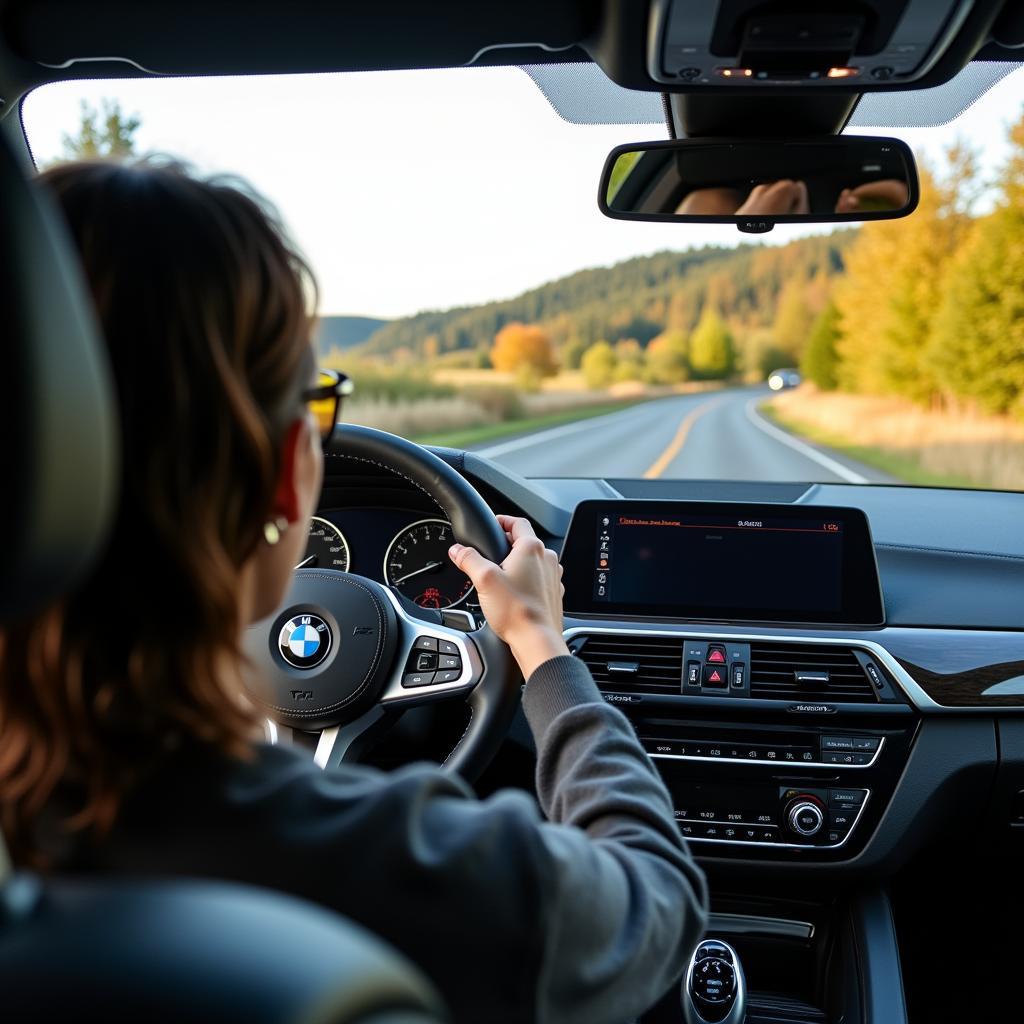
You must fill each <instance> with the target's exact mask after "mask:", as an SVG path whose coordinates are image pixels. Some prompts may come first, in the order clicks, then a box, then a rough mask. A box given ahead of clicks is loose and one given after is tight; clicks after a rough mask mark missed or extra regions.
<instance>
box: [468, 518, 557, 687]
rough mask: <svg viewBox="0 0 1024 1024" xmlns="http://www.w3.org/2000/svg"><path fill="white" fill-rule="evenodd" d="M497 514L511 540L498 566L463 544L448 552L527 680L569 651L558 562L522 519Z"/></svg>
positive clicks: (488, 621) (491, 625)
mask: <svg viewBox="0 0 1024 1024" xmlns="http://www.w3.org/2000/svg"><path fill="white" fill-rule="evenodd" d="M497 518H498V522H499V523H500V524H501V528H502V529H503V530H504V531H505V535H506V536H507V537H508V540H509V543H510V544H511V545H512V550H511V551H510V552H509V554H508V557H506V559H505V561H504V562H502V563H501V565H496V564H495V563H494V562H491V561H489V560H488V559H486V558H484V556H483V555H481V554H480V552H479V551H477V550H476V549H475V548H469V547H466V546H465V545H463V544H453V545H452V546H451V548H449V550H448V555H449V557H450V558H451V560H452V561H453V562H454V563H455V564H456V565H457V566H458V567H459V568H460V569H461V570H462V571H463V572H464V573H465V574H466V575H467V576H468V577H469V578H470V579H471V580H472V581H473V586H475V587H476V592H477V596H478V598H479V600H480V610H481V611H482V612H483V613H484V616H485V617H486V619H487V623H488V625H489V626H490V627H491V629H493V630H494V632H495V633H497V634H498V636H499V637H501V639H502V640H504V641H505V643H507V644H508V645H509V647H510V648H511V649H512V654H513V656H514V657H515V659H516V661H517V662H518V664H519V668H520V670H521V671H522V673H523V678H524V679H529V678H530V676H531V675H533V672H534V670H535V669H536V668H539V667H540V666H541V665H543V664H544V662H545V661H549V660H550V659H551V658H557V657H558V656H559V655H561V654H568V653H569V649H568V648H567V647H566V646H565V641H564V640H563V639H562V595H563V594H564V593H565V588H564V587H563V586H562V567H561V566H560V565H559V564H558V556H557V555H556V554H555V553H554V552H553V551H549V550H548V549H547V548H546V547H544V545H543V543H542V542H541V541H540V540H539V539H538V538H537V535H536V534H535V533H534V532H533V527H532V526H531V525H530V524H529V522H528V521H527V520H525V519H517V518H516V517H515V516H498V517H497Z"/></svg>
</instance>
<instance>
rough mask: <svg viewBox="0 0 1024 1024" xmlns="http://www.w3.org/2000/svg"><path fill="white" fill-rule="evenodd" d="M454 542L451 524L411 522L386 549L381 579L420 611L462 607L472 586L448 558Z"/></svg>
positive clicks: (432, 520)
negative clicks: (414, 604)
mask: <svg viewBox="0 0 1024 1024" xmlns="http://www.w3.org/2000/svg"><path fill="white" fill-rule="evenodd" d="M454 542H455V538H454V536H453V535H452V527H451V523H448V522H446V521H445V520H443V519H421V520H420V521H419V522H416V523H413V524H412V526H408V527H406V528H405V529H404V530H402V532H401V533H400V534H398V536H397V537H395V539H394V540H393V541H392V542H391V544H390V545H389V546H388V551H387V554H386V555H385V556H384V579H386V580H387V581H388V583H390V584H391V586H393V587H394V588H395V589H396V590H398V591H400V592H401V593H403V594H404V595H405V596H406V597H408V598H410V599H411V600H413V601H415V602H416V604H418V605H419V606H420V607H421V608H452V607H454V606H455V605H457V604H461V603H462V602H463V601H465V599H466V598H467V597H468V596H469V595H470V593H471V592H472V590H473V584H472V583H470V581H469V577H468V576H466V575H465V574H464V573H461V572H459V570H458V569H456V568H455V566H454V565H452V561H451V559H450V558H449V557H448V549H449V548H450V547H451V546H452V544H453V543H454Z"/></svg>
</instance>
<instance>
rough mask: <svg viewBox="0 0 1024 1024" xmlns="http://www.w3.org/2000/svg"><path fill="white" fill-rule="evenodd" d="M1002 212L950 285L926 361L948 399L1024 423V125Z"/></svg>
mask: <svg viewBox="0 0 1024 1024" xmlns="http://www.w3.org/2000/svg"><path fill="white" fill-rule="evenodd" d="M1010 141H1011V143H1012V146H1013V152H1012V155H1011V157H1010V159H1009V161H1008V163H1007V166H1006V167H1005V168H1004V170H1003V173H1002V176H1001V181H1000V196H999V200H998V202H997V204H996V208H995V210H994V211H993V212H992V213H991V214H989V215H988V216H986V217H984V218H982V219H981V220H979V221H978V222H977V223H976V224H975V225H974V228H973V230H972V231H971V234H970V237H969V238H968V240H967V242H966V243H965V245H964V247H963V250H962V252H961V253H960V254H959V256H958V258H957V259H956V260H955V261H953V263H952V264H951V265H950V267H949V271H948V273H947V275H946V278H945V289H944V290H945V294H944V297H943V300H942V302H941V304H940V306H939V309H938V312H937V314H936V316H935V322H934V332H933V334H932V337H931V339H930V343H929V346H928V351H927V353H926V358H927V359H928V360H929V364H930V366H931V367H932V368H933V369H934V372H935V375H936V377H937V378H938V382H939V387H940V388H941V391H942V393H943V394H944V395H946V396H947V398H952V399H954V400H956V401H959V402H967V403H970V404H972V405H975V406H977V407H979V408H981V409H983V410H985V411H987V412H993V413H1007V412H1009V413H1013V414H1015V415H1017V416H1019V417H1022V418H1024V118H1022V119H1021V120H1020V121H1018V122H1017V124H1015V125H1014V126H1013V128H1012V129H1011V131H1010Z"/></svg>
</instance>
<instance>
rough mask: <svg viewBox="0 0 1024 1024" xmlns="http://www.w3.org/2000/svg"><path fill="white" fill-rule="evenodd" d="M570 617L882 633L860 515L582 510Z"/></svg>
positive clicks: (615, 507) (791, 510)
mask: <svg viewBox="0 0 1024 1024" xmlns="http://www.w3.org/2000/svg"><path fill="white" fill-rule="evenodd" d="M562 564H563V566H564V582H565V608H566V611H567V612H568V613H569V614H573V613H576V614H596V615H623V616H636V617H657V618H664V617H668V618H686V619H715V620H721V619H725V620H729V621H744V622H771V623H776V622H784V623H790V624H800V625H806V624H814V623H821V624H835V623H842V624H848V625H859V626H863V625H881V624H882V622H883V619H884V612H883V606H882V595H881V588H880V586H879V581H878V570H877V567H876V565H875V552H874V546H873V545H872V542H871V533H870V530H869V527H868V522H867V517H866V516H865V515H864V513H863V512H862V511H860V509H853V508H832V507H824V506H814V505H793V506H790V505H767V504H764V505H762V504H758V505H753V504H745V503H732V502H728V503H718V502H716V503H711V502H693V501H585V502H582V503H581V504H580V505H579V506H578V507H577V509H576V511H575V513H574V515H573V519H572V523H571V524H570V527H569V532H568V534H567V536H566V540H565V546H564V548H563V550H562Z"/></svg>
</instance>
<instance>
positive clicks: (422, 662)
mask: <svg viewBox="0 0 1024 1024" xmlns="http://www.w3.org/2000/svg"><path fill="white" fill-rule="evenodd" d="M437 667H438V664H437V655H436V654H434V653H433V652H431V651H424V652H422V653H421V654H417V655H416V671H417V672H433V671H435V670H436V669H437ZM447 667H448V666H447V665H442V666H441V668H447Z"/></svg>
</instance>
